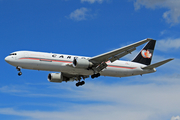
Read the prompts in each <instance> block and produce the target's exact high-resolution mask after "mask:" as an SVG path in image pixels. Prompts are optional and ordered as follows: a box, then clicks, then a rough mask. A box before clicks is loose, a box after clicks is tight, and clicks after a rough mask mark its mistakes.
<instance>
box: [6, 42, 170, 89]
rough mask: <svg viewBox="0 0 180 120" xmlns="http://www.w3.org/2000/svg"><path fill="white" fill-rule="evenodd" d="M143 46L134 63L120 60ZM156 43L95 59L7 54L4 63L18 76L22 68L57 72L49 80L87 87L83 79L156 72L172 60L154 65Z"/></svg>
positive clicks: (50, 74) (132, 46) (25, 53)
mask: <svg viewBox="0 0 180 120" xmlns="http://www.w3.org/2000/svg"><path fill="white" fill-rule="evenodd" d="M147 42H148V43H147ZM144 43H147V44H146V45H145V46H144V48H143V49H142V50H141V51H140V52H139V53H138V54H137V56H136V57H135V58H134V59H133V60H132V61H122V60H119V59H120V58H122V57H123V56H125V55H127V54H129V53H131V52H133V51H134V50H136V47H138V46H140V45H142V44H144ZM155 44H156V40H153V39H150V38H147V39H144V40H141V41H139V42H136V43H133V44H130V45H127V46H125V47H121V48H118V49H115V50H113V51H110V52H107V53H104V54H100V55H97V56H94V57H84V56H76V55H65V54H55V53H45V52H34V51H16V52H13V53H11V54H10V55H8V56H7V57H6V58H5V61H6V62H7V63H9V64H10V65H12V66H15V67H16V69H17V70H18V71H19V73H18V75H19V76H21V75H22V72H21V68H23V69H31V70H42V71H53V72H54V73H49V74H48V81H50V82H57V83H61V82H63V81H65V82H68V81H77V83H76V86H77V87H78V86H82V85H84V84H85V81H84V80H85V79H86V78H89V77H90V76H91V78H92V79H94V78H98V77H99V76H111V77H128V76H135V75H141V76H142V75H143V74H148V73H153V72H156V69H155V68H157V67H159V66H161V65H163V64H165V63H167V62H169V61H171V60H173V59H172V58H170V59H166V60H164V61H161V62H158V63H155V64H151V60H152V56H153V52H154V47H155ZM82 79H83V80H82Z"/></svg>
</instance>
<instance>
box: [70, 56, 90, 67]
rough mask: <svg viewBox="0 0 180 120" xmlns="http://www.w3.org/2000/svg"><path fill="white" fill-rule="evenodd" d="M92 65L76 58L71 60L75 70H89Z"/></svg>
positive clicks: (87, 61) (85, 60)
mask: <svg viewBox="0 0 180 120" xmlns="http://www.w3.org/2000/svg"><path fill="white" fill-rule="evenodd" d="M92 66H93V63H92V62H90V61H89V60H87V59H79V58H76V59H74V60H73V67H77V68H89V67H92Z"/></svg>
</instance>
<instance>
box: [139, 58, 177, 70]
mask: <svg viewBox="0 0 180 120" xmlns="http://www.w3.org/2000/svg"><path fill="white" fill-rule="evenodd" d="M171 60H174V59H172V58H171V59H167V60H164V61H161V62H158V63H155V64H152V65H148V66H147V67H144V68H142V69H153V68H157V67H159V66H161V65H163V64H165V63H167V62H169V61H171Z"/></svg>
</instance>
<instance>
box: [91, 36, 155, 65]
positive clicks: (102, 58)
mask: <svg viewBox="0 0 180 120" xmlns="http://www.w3.org/2000/svg"><path fill="white" fill-rule="evenodd" d="M150 40H152V39H149V38H147V39H144V40H141V41H139V42H136V43H133V44H130V45H127V46H125V47H122V48H119V49H116V50H113V51H110V52H107V53H104V54H101V55H98V56H95V57H92V58H91V59H90V60H89V61H91V62H93V63H94V64H96V65H99V64H101V63H105V62H107V61H111V62H114V61H116V60H118V59H119V58H121V57H123V56H125V55H127V54H129V53H131V52H132V51H134V50H136V47H138V46H140V45H142V44H144V43H146V42H148V41H150Z"/></svg>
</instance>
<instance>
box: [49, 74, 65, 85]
mask: <svg viewBox="0 0 180 120" xmlns="http://www.w3.org/2000/svg"><path fill="white" fill-rule="evenodd" d="M48 81H49V82H59V83H61V82H62V81H65V79H64V77H63V75H62V73H49V75H48Z"/></svg>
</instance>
